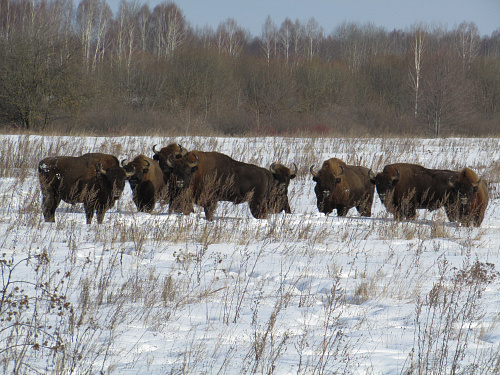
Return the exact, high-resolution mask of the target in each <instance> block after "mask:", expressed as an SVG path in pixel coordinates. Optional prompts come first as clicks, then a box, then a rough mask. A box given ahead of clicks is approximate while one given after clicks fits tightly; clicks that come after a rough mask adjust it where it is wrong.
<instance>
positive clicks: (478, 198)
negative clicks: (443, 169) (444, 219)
mask: <svg viewBox="0 0 500 375" xmlns="http://www.w3.org/2000/svg"><path fill="white" fill-rule="evenodd" d="M448 185H449V186H450V188H451V193H450V197H449V202H447V205H446V206H447V207H446V212H447V213H448V217H449V218H450V220H452V221H458V222H460V223H462V224H463V225H467V226H470V225H471V224H473V225H475V226H477V227H478V226H480V225H481V223H482V222H483V219H484V212H485V211H486V207H487V206H488V187H487V185H486V182H485V181H484V180H482V179H479V177H478V176H477V174H476V173H475V172H474V171H473V170H471V169H469V168H464V169H462V170H461V171H460V172H459V173H457V174H456V175H455V176H452V177H450V178H449V179H448Z"/></svg>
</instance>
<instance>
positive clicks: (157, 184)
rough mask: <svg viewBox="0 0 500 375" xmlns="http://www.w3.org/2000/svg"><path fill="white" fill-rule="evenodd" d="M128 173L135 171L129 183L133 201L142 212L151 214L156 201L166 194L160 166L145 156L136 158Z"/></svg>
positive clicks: (124, 166)
mask: <svg viewBox="0 0 500 375" xmlns="http://www.w3.org/2000/svg"><path fill="white" fill-rule="evenodd" d="M122 166H123V168H124V169H125V170H126V171H135V172H134V174H133V175H132V176H131V177H130V178H129V180H128V182H129V184H130V188H131V189H132V200H133V201H134V203H135V205H136V206H137V209H138V210H139V211H141V212H151V211H152V210H153V208H154V207H155V204H156V201H157V200H159V199H161V198H162V195H163V194H165V181H164V179H163V172H162V170H161V168H160V165H159V164H158V163H157V162H155V161H154V160H153V159H151V158H148V157H147V156H145V155H139V156H136V157H135V158H134V159H133V160H132V161H131V162H129V163H128V164H127V165H124V164H123V161H122Z"/></svg>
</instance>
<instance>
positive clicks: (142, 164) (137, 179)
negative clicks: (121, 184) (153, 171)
mask: <svg viewBox="0 0 500 375" xmlns="http://www.w3.org/2000/svg"><path fill="white" fill-rule="evenodd" d="M121 164H122V167H123V169H125V171H126V172H127V173H132V175H131V176H130V177H129V178H127V179H128V182H129V184H130V188H131V189H132V190H134V189H135V188H136V187H137V185H139V184H140V183H141V182H142V181H143V180H144V175H145V174H146V173H148V171H149V167H150V166H151V164H150V163H149V161H147V160H146V159H144V158H139V157H138V158H136V159H134V160H132V161H131V162H130V163H128V164H126V165H125V159H124V160H122V162H121Z"/></svg>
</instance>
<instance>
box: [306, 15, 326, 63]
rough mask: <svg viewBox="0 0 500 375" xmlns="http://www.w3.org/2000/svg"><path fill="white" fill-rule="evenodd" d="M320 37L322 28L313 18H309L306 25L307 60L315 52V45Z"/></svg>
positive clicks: (310, 58) (311, 57)
mask: <svg viewBox="0 0 500 375" xmlns="http://www.w3.org/2000/svg"><path fill="white" fill-rule="evenodd" d="M322 37H323V28H322V27H320V26H319V23H318V22H317V21H316V20H315V19H314V18H311V19H309V21H307V25H306V38H307V58H308V60H309V61H311V60H312V59H313V57H314V55H315V54H316V49H317V45H318V43H319V41H320V40H321V38H322Z"/></svg>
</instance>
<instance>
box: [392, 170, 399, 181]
mask: <svg viewBox="0 0 500 375" xmlns="http://www.w3.org/2000/svg"><path fill="white" fill-rule="evenodd" d="M396 172H398V173H397V174H396V175H395V176H393V177H392V181H398V180H399V177H400V176H401V173H400V172H399V169H396Z"/></svg>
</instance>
